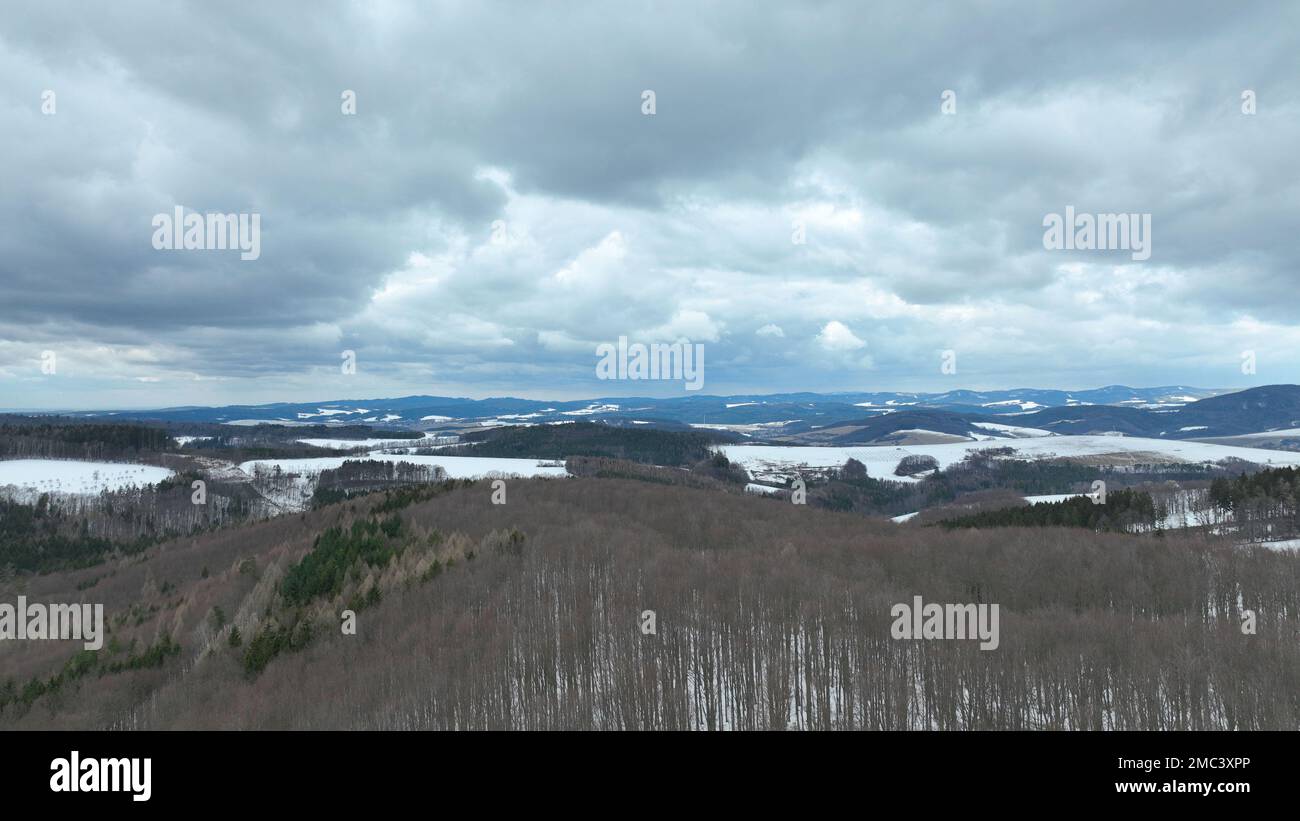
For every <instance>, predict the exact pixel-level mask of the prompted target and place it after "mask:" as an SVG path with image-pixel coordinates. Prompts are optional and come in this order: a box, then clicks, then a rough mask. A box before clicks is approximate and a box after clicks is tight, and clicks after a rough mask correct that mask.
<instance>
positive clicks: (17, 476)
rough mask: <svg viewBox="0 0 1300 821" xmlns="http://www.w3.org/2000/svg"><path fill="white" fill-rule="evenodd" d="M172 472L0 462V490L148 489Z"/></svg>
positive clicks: (48, 462)
mask: <svg viewBox="0 0 1300 821" xmlns="http://www.w3.org/2000/svg"><path fill="white" fill-rule="evenodd" d="M171 475H172V472H171V471H170V470H168V469H167V468H160V467H153V466H152V465H132V464H126V463H119V462H78V461H73V460H63V459H11V460H8V461H0V488H4V487H6V486H12V487H14V488H17V489H18V490H19V491H20V492H22V491H26V492H28V493H30V492H36V493H99V492H100V491H104V490H123V489H125V488H129V487H144V486H145V485H152V484H156V483H158V482H161V481H162V480H164V479H166V478H167V477H169V476H171Z"/></svg>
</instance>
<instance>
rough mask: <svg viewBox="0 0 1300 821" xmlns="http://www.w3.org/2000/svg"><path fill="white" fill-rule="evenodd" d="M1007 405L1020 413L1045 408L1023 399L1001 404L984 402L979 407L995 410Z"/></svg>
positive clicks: (1007, 400) (1006, 401)
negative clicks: (1016, 408)
mask: <svg viewBox="0 0 1300 821" xmlns="http://www.w3.org/2000/svg"><path fill="white" fill-rule="evenodd" d="M1007 405H1015V406H1016V407H1018V408H1020V409H1021V410H1022V411H1027V410H1036V409H1038V408H1043V407H1046V405H1040V404H1038V403H1037V402H1031V401H1029V400H1027V399H1024V400H1021V399H1004V400H1002V401H1001V402H985V403H984V404H983V405H981V406H980V407H982V408H996V407H1000V406H1007Z"/></svg>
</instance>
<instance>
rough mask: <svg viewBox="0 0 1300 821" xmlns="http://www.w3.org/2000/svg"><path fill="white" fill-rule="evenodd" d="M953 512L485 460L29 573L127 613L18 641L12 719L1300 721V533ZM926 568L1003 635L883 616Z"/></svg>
mask: <svg viewBox="0 0 1300 821" xmlns="http://www.w3.org/2000/svg"><path fill="white" fill-rule="evenodd" d="M430 493H432V494H433V495H429V494H430ZM933 536H934V533H933V532H930V531H928V529H927V530H925V531H921V532H920V534H919V533H918V531H917V530H916V529H910V528H898V527H896V526H895V525H893V524H891V523H889V522H888V521H886V520H866V519H863V518H862V517H860V516H855V515H851V514H838V513H833V512H829V511H824V510H818V509H814V508H809V507H801V506H796V505H791V504H789V503H788V502H787V501H782V500H776V499H767V498H757V497H752V496H744V495H741V494H728V493H717V492H712V491H709V490H702V489H695V488H686V487H671V486H665V485H660V484H652V483H646V482H630V481H623V480H610V479H569V480H564V481H544V480H527V481H512V482H510V484H509V498H508V503H507V504H504V505H494V504H492V501H491V489H490V487H489V486H488V484H487V483H485V482H479V483H459V484H451V485H446V486H443V487H442V488H440V489H434V490H430V491H421V492H415V493H408V494H403V493H393V494H389V495H387V496H384V495H378V496H372V497H368V498H366V499H364V500H353V501H351V502H347V503H343V504H338V505H332V506H329V507H326V508H323V509H321V510H318V511H311V512H307V513H304V514H301V515H295V516H286V517H280V518H277V519H273V520H270V521H265V522H261V523H257V524H253V525H248V526H244V527H241V528H236V529H229V530H223V531H218V532H214V533H208V534H203V535H199V536H196V537H193V538H186V539H180V540H175V541H173V542H170V543H167V544H164V545H162V546H159V547H154V548H150V549H149V550H147V551H145V552H144V553H143V554H141V556H140V557H123V558H122V559H119V560H114V561H113V562H111V563H110V564H108V565H104V566H99V567H95V568H88V569H85V570H74V571H66V572H59V573H52V574H48V575H43V576H34V577H27V578H25V579H24V588H23V592H24V594H25V595H26V596H28V597H29V599H31V600H50V599H56V600H69V601H76V600H86V601H92V600H93V601H99V602H103V603H104V604H105V605H106V609H107V611H108V620H109V622H110V623H111V624H112V632H111V634H110V641H109V643H108V644H107V645H106V647H105V649H104V650H102V651H100V652H99V653H92V654H91V655H90V656H86V655H85V654H82V653H78V652H77V651H78V649H79V645H76V646H72V645H71V644H70V643H61V642H35V643H31V642H29V643H19V644H15V643H5V644H3V645H0V665H2V666H3V669H4V670H5V675H6V676H7V677H8V680H9V681H10V682H12V683H11V684H10V683H5V684H4V685H3V687H4V689H3V691H2V692H4V693H6V694H7V695H5V696H4V698H3V699H0V701H3V702H4V704H5V706H4V707H3V710H0V725H2V726H5V727H12V728H26V727H118V728H123V727H130V728H139V729H157V728H191V727H197V728H252V727H262V728H290V727H294V728H311V729H323V728H461V729H469V728H484V729H494V728H547V729H557V728H565V729H586V728H628V729H631V728H637V729H651V728H695V727H701V728H707V727H714V728H717V727H729V728H771V727H782V728H785V727H798V728H830V727H843V728H848V727H854V728H873V729H903V728H919V727H926V728H930V727H936V728H940V729H961V728H1005V729H1021V728H1088V729H1100V728H1103V727H1104V728H1110V729H1161V730H1166V729H1196V728H1233V729H1242V728H1271V729H1281V728H1294V726H1296V723H1297V720H1298V718H1300V687H1298V686H1297V681H1296V679H1295V675H1296V670H1297V669H1300V648H1298V647H1297V645H1296V643H1295V641H1294V635H1295V632H1296V629H1297V627H1298V626H1300V624H1298V623H1297V620H1296V619H1297V616H1296V614H1297V613H1298V612H1300V556H1297V555H1295V554H1292V553H1279V552H1275V551H1268V550H1264V549H1260V548H1245V549H1243V548H1232V547H1230V546H1229V545H1226V544H1215V543H1212V542H1208V541H1204V540H1202V539H1199V538H1197V539H1184V538H1180V537H1178V536H1177V535H1176V534H1171V535H1169V536H1166V537H1164V538H1161V539H1152V538H1140V537H1134V536H1124V535H1117V534H1099V533H1091V532H1088V531H1085V530H1065V529H1056V528H1047V529H1038V528H1034V529H1029V530H1025V529H995V530H988V531H954V532H951V533H946V534H944V535H943V538H941V539H935V538H933ZM0 588H2V592H3V595H4V597H5V598H6V600H7V599H11V598H12V597H13V596H14V595H15V594H16V593H17V590H16V589H15V588H14V583H12V582H9V583H4V584H2V585H0ZM918 593H919V594H922V595H924V597H925V598H926V600H929V601H954V602H960V601H972V600H974V601H980V602H994V603H998V604H999V606H1000V608H1001V625H1002V629H1001V637H1000V645H999V649H998V652H996V653H982V652H981V651H980V650H979V649H978V645H976V644H975V643H972V642H963V641H950V642H916V641H898V640H895V639H892V638H891V634H890V625H891V617H890V610H891V607H892V606H893V605H894V604H895V603H897V602H910V601H912V597H913V596H914V595H916V594H918ZM1239 597H1240V599H1239ZM1239 601H1240V604H1239ZM1239 606H1246V607H1250V608H1255V609H1256V610H1257V611H1258V612H1259V614H1260V629H1259V634H1258V635H1255V636H1250V637H1244V636H1243V635H1242V633H1241V631H1240V630H1239V629H1238V626H1239V621H1240V619H1239V614H1238V607H1239ZM345 607H347V608H353V609H355V610H356V616H357V622H356V624H357V629H356V635H343V633H342V631H341V629H340V620H339V615H338V614H339V612H340V611H341V610H343V609H344V608H345ZM647 611H653V615H654V631H653V632H646V631H645V629H644V625H645V624H646V623H647V622H646V618H647V616H646V612H647ZM235 628H237V629H238V630H239V633H240V636H241V639H240V641H239V642H238V643H237V645H236V644H235V643H232V641H231V634H232V631H233V629H235ZM1247 642H1248V644H1247ZM1171 690H1172V691H1176V692H1177V693H1179V694H1180V696H1179V698H1178V699H1176V700H1174V699H1167V698H1165V697H1164V695H1163V694H1166V693H1168V692H1170V691H1171Z"/></svg>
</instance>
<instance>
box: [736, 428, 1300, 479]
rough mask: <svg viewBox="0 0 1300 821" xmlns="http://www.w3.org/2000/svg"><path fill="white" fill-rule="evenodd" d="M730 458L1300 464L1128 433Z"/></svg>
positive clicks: (791, 471) (761, 466)
mask: <svg viewBox="0 0 1300 821" xmlns="http://www.w3.org/2000/svg"><path fill="white" fill-rule="evenodd" d="M719 447H720V449H721V450H722V452H723V453H725V454H726V456H727V458H728V459H730V460H731V461H733V462H738V463H739V464H740V465H742V466H743V467H744V468H745V469H746V470H747V471H749V473H750V475H751V476H753V477H754V478H756V479H757V478H761V479H765V480H783V479H785V478H787V477H792V476H794V475H795V473H796V472H797V470H798V469H800V468H803V469H811V470H824V469H826V468H832V467H840V466H841V465H843V464H844V463H845V461H847V460H848V459H849V458H850V457H852V458H854V459H857V460H858V461H859V462H862V463H863V464H864V465H866V467H867V474H868V475H869V476H873V477H875V478H877V479H889V480H891V481H895V482H916V481H920V478H919V477H916V478H914V477H907V476H895V475H894V468H895V467H897V466H898V462H899V460H900V459H902V458H903V457H904V456H917V455H923V456H933V457H934V458H935V459H936V460H937V461H938V462H939V467H940V468H941V469H942V468H946V467H949V466H950V465H954V464H956V463H958V462H960V461H961V460H962V459H964V458H966V454H968V453H972V452H974V451H979V450H987V449H990V448H1003V447H1011V448H1014V449H1015V452H1016V453H1015V457H1016V458H1021V459H1050V458H1054V457H1081V456H1090V457H1100V456H1108V455H1112V454H1114V455H1115V456H1116V457H1117V458H1116V463H1117V464H1126V463H1128V462H1129V461H1131V460H1132V459H1133V458H1134V457H1143V458H1145V457H1146V455H1148V454H1149V455H1150V459H1151V461H1159V462H1187V463H1197V464H1201V463H1207V462H1219V461H1222V460H1224V459H1242V460H1244V461H1247V462H1255V463H1256V464H1261V465H1273V466H1276V467H1282V466H1288V465H1289V466H1300V452H1293V451H1285V450H1265V449H1263V448H1246V447H1236V446H1233V445H1214V444H1210V443H1208V442H1190V441H1185V440H1184V441H1168V440H1162V439H1142V438H1137V437H1130V436H1043V437H1038V438H1023V439H1012V440H1008V439H999V440H995V441H987V442H952V443H942V444H933V445H905V446H899V445H877V446H872V445H851V446H844V447H789V446H785V445H720V446H719Z"/></svg>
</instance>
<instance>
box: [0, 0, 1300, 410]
mask: <svg viewBox="0 0 1300 821" xmlns="http://www.w3.org/2000/svg"><path fill="white" fill-rule="evenodd" d="M72 11H73V9H70V8H60V7H58V4H43V5H41V6H39V7H31V8H26V9H10V10H7V11H6V16H5V20H4V21H3V23H0V77H2V78H3V79H0V106H2V107H3V111H4V123H5V127H4V128H3V129H0V156H3V157H4V159H3V160H2V161H0V162H2V163H3V166H2V167H3V172H2V173H3V180H4V185H3V186H2V187H0V220H3V221H4V224H5V226H6V230H5V231H3V232H0V406H15V407H18V406H68V405H80V406H87V405H93V406H107V405H115V404H131V405H150V404H180V403H186V402H210V401H215V402H222V403H225V402H235V401H270V400H275V399H291V398H322V397H325V396H333V395H353V396H358V395H362V394H365V393H368V392H370V391H375V392H378V393H386V394H391V393H399V392H411V393H414V392H437V393H443V392H454V393H471V394H487V393H497V394H499V393H503V392H508V393H514V394H518V395H539V396H563V395H567V396H578V395H592V394H595V393H608V392H609V387H610V386H609V385H608V384H605V383H599V382H597V381H596V380H595V378H594V361H595V356H594V346H595V344H596V343H598V342H602V341H609V340H612V339H615V338H617V337H618V336H619V335H628V336H631V337H643V338H645V339H647V340H650V339H661V338H662V339H669V338H675V337H678V336H688V337H690V338H691V339H693V340H696V341H704V342H706V344H707V346H708V349H709V353H708V359H707V361H708V368H709V372H708V380H709V382H708V384H709V390H710V392H715V393H716V392H721V391H724V390H728V389H731V390H736V391H773V392H776V391H785V390H804V389H810V390H816V389H852V388H868V387H874V388H894V387H896V388H901V389H920V388H947V387H955V385H952V384H950V380H952V377H944V376H942V375H941V374H940V373H939V368H938V361H939V353H940V352H941V351H943V350H946V349H953V350H956V351H957V352H958V357H959V363H960V364H959V375H958V377H957V378H958V379H959V380H960V381H961V382H962V384H963V386H977V387H992V386H1007V385H1010V384H1017V385H1019V384H1030V383H1033V384H1037V385H1041V386H1044V387H1052V386H1061V387H1076V386H1086V385H1092V384H1099V383H1110V382H1120V381H1125V382H1131V383H1177V382H1181V383H1189V384H1190V383H1209V384H1212V385H1214V386H1226V385H1232V384H1240V380H1241V379H1242V378H1243V377H1242V376H1241V375H1240V373H1239V372H1238V369H1237V365H1238V362H1239V358H1238V353H1239V351H1241V350H1244V349H1252V350H1256V351H1258V353H1259V359H1260V366H1259V367H1260V372H1259V378H1260V379H1262V380H1263V381H1265V382H1280V381H1300V366H1298V365H1297V364H1296V363H1295V362H1294V361H1293V357H1291V356H1290V355H1289V351H1291V350H1294V345H1295V343H1296V342H1297V341H1300V340H1298V339H1297V337H1300V331H1298V330H1297V328H1296V326H1295V320H1294V317H1295V307H1296V306H1295V298H1294V297H1293V296H1292V295H1293V294H1294V292H1295V282H1296V279H1295V278H1296V272H1297V271H1298V270H1300V249H1298V248H1297V246H1296V244H1295V242H1294V240H1293V236H1294V224H1295V214H1296V213H1297V206H1300V159H1297V157H1296V154H1295V152H1294V145H1295V144H1297V142H1300V99H1298V97H1297V83H1296V80H1297V77H1300V72H1298V71H1297V65H1296V57H1295V55H1296V53H1297V50H1296V46H1297V37H1296V34H1295V33H1296V31H1298V30H1300V28H1298V27H1297V25H1296V24H1297V23H1298V22H1300V19H1297V18H1298V17H1300V13H1298V12H1297V11H1296V10H1295V9H1293V8H1292V7H1290V6H1284V5H1274V4H1255V3H1247V4H1241V5H1239V6H1237V7H1234V8H1232V9H1230V10H1225V9H1223V7H1222V6H1220V5H1218V4H1212V3H1185V4H1179V5H1178V6H1177V7H1172V6H1161V5H1158V4H1143V5H1139V6H1137V7H1133V6H1131V5H1130V4H1124V3H1119V2H1114V3H1094V4H1087V5H1086V6H1080V5H1078V4H1065V3H1061V4H1047V5H1040V6H1036V7H1034V8H1032V9H1028V8H1026V7H1025V6H1023V5H1012V4H981V5H980V6H979V7H978V8H976V7H966V6H964V5H955V4H926V3H921V4H908V5H907V6H905V7H904V6H885V7H875V8H872V7H868V6H865V5H864V4H858V3H848V2H845V3H818V4H807V5H804V4H799V5H792V6H789V7H782V8H779V9H778V8H775V7H773V8H765V9H764V10H763V11H762V13H758V12H757V11H756V10H755V9H754V7H753V6H752V5H750V4H743V3H721V4H708V5H700V4H687V3H643V4H630V5H622V6H620V7H619V9H618V10H617V13H615V11H614V10H612V9H611V8H610V7H609V6H608V5H607V4H596V3H592V4H573V5H566V6H564V7H562V8H560V7H549V6H535V7H533V6H526V5H519V4H492V3H474V4H463V5H462V4H443V5H438V6H430V5H427V4H415V3H411V4H405V3H380V4H361V5H356V4H337V5H331V4H326V5H324V6H320V5H317V4H313V5H310V6H308V5H304V6H301V7H299V8H297V9H293V10H291V9H290V8H289V7H288V6H287V5H285V4H263V5H261V6H257V5H250V6H236V7H233V8H232V7H229V6H223V5H213V4H201V3H194V4H177V5H169V6H162V7H159V6H156V5H153V4H142V3H123V4H115V5H114V6H113V8H112V9H111V12H110V11H106V10H98V9H92V10H87V9H85V8H82V7H76V8H75V12H76V13H72ZM45 89H52V90H54V91H55V93H56V94H57V113H56V114H54V115H52V116H50V115H45V114H43V113H42V111H41V103H42V98H41V95H42V92H43V91H44V90H45ZM344 89H351V90H354V91H355V92H356V94H357V114H356V115H355V116H344V115H342V114H341V112H340V94H341V93H342V92H343V90H344ZM645 89H652V90H653V91H654V92H655V94H656V97H657V100H656V102H657V112H656V114H655V115H654V116H643V115H642V113H641V110H640V109H641V93H642V91H643V90H645ZM945 89H951V90H953V91H955V92H956V102H957V113H956V114H955V115H952V116H945V115H943V114H941V113H940V111H939V104H940V94H941V93H942V92H943V91H944V90H945ZM1244 89H1251V90H1252V91H1254V92H1255V94H1256V95H1257V98H1258V113H1256V114H1255V115H1245V114H1243V113H1242V112H1241V100H1240V95H1241V93H1242V91H1243V90H1244ZM176 204H182V205H184V206H186V207H187V208H189V209H193V210H196V211H199V212H206V211H219V212H223V213H230V212H257V213H259V214H261V217H262V255H261V257H260V259H258V260H256V261H250V262H241V261H240V260H239V258H238V255H237V254H231V253H225V252H214V251H202V252H198V251H191V252H170V251H158V250H155V249H154V248H152V247H151V245H150V237H151V234H152V229H151V227H150V221H151V219H152V218H153V216H154V215H155V214H157V213H160V212H163V213H170V211H171V209H172V208H173V206H174V205H176ZM1067 205H1073V206H1075V207H1076V208H1077V209H1079V210H1080V211H1088V212H1094V213H1095V212H1145V213H1150V214H1151V215H1152V221H1153V225H1154V253H1153V255H1152V257H1151V259H1150V260H1147V261H1145V262H1142V263H1134V262H1133V261H1132V260H1130V259H1129V257H1128V255H1127V254H1124V253H1120V252H1067V251H1059V252H1049V251H1045V250H1044V249H1043V246H1042V231H1043V229H1042V219H1043V217H1044V215H1045V214H1047V213H1052V212H1060V211H1062V210H1063V209H1064V207H1065V206H1067ZM498 220H500V221H502V222H503V223H504V235H505V236H504V238H502V237H500V236H498V237H495V238H494V236H493V235H494V222H495V221H498ZM797 227H798V229H799V230H801V231H802V232H803V233H804V234H805V236H806V238H807V241H806V243H804V244H796V243H794V242H792V241H791V238H792V234H793V233H794V232H795V231H796V228H797ZM496 233H498V234H500V233H501V231H500V230H498V231H497V232H496ZM501 239H503V241H495V240H501ZM767 326H776V327H779V328H780V329H781V334H775V333H771V332H767V333H758V331H760V330H761V329H763V328H765V327H767ZM828 326H830V327H831V328H833V329H834V332H833V334H832V335H831V336H832V337H833V338H834V339H839V340H841V341H844V340H848V339H855V340H858V341H860V342H862V343H863V344H862V346H861V347H855V346H846V345H834V344H831V345H828V344H826V342H827V334H826V328H827V327H828ZM841 329H842V330H841ZM47 349H52V350H56V351H58V352H59V353H60V356H61V361H62V362H63V363H65V365H64V367H63V368H61V370H60V374H59V375H58V376H57V377H43V376H41V374H40V370H39V356H40V352H41V351H43V350H47ZM344 349H352V350H356V351H357V352H358V357H359V362H360V364H361V367H360V370H359V373H358V375H357V376H356V377H355V378H354V379H353V381H351V382H348V381H342V379H341V377H339V376H338V374H337V371H338V368H337V363H338V360H339V355H340V352H341V351H342V350H344ZM141 380H149V381H141ZM638 387H639V386H638ZM677 387H680V386H677ZM665 390H668V388H667V387H665ZM634 392H637V393H642V394H644V393H648V392H650V391H646V390H637V391H634Z"/></svg>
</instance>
